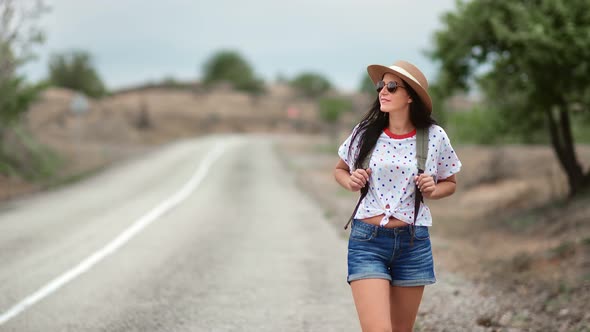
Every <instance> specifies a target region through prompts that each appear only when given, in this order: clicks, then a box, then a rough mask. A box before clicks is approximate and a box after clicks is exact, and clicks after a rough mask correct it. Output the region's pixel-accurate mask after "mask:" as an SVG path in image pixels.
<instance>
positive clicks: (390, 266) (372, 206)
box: [334, 61, 461, 332]
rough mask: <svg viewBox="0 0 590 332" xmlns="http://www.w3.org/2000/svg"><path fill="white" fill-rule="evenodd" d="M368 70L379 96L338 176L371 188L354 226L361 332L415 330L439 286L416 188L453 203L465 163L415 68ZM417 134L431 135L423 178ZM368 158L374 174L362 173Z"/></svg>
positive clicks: (352, 270) (345, 151) (352, 268)
mask: <svg viewBox="0 0 590 332" xmlns="http://www.w3.org/2000/svg"><path fill="white" fill-rule="evenodd" d="M367 71H368V73H369V76H370V77H371V79H372V80H373V82H374V83H375V86H376V89H377V91H378V92H379V95H378V97H377V100H376V101H375V103H374V104H373V106H372V107H371V109H370V110H369V112H368V113H367V114H366V115H365V117H364V118H363V120H362V121H361V122H360V123H359V124H358V125H357V126H356V127H355V128H354V130H353V132H352V134H351V135H350V136H349V137H348V138H347V139H346V141H345V142H344V143H343V144H342V145H341V146H340V148H339V149H338V155H339V156H340V158H341V159H340V160H339V161H338V164H337V165H336V168H335V170H334V177H335V179H336V181H337V182H338V183H339V184H340V185H341V186H342V187H344V188H345V189H347V190H350V191H359V190H361V188H363V187H364V186H369V188H368V189H369V190H368V193H367V195H366V197H365V198H364V199H363V200H362V201H361V202H360V204H359V208H358V210H357V211H356V214H355V215H354V219H353V221H352V229H351V234H350V239H349V243H348V283H349V284H350V286H351V289H352V295H353V298H354V302H355V306H356V309H357V312H358V315H359V320H360V323H361V327H362V329H363V331H365V332H366V331H412V328H413V326H414V321H415V320H416V315H417V313H418V307H419V306H420V301H421V300H422V293H423V291H424V286H425V285H429V284H433V283H434V282H436V278H435V274H434V265H433V258H432V250H431V246H430V237H429V231H428V227H430V226H431V225H432V218H431V214H430V210H429V209H428V207H427V206H426V205H425V204H423V203H422V204H421V205H420V208H419V211H418V214H417V216H416V218H415V219H414V209H415V199H416V198H415V194H416V188H418V189H419V190H420V192H421V194H422V196H423V197H424V198H427V199H440V198H443V197H447V196H450V195H451V194H453V193H454V192H455V187H456V183H457V180H456V175H455V174H456V173H457V172H459V170H460V169H461V162H460V161H459V159H458V158H457V155H456V154H455V152H454V150H453V148H452V146H451V143H450V141H449V138H448V137H447V135H446V133H445V131H444V130H443V129H442V128H441V127H440V126H438V125H436V122H435V121H434V120H433V119H432V117H431V113H432V101H431V99H430V96H429V95H428V90H427V89H428V82H427V80H426V78H425V77H424V75H423V74H422V72H421V71H420V70H419V69H418V68H417V67H415V66H414V65H412V64H410V63H408V62H406V61H397V62H395V63H394V64H393V66H390V67H386V66H381V65H371V66H369V67H368V68H367ZM417 128H418V129H424V130H428V135H427V137H428V140H427V142H428V157H427V159H426V165H425V166H426V167H425V170H424V173H423V174H418V166H417V160H416V153H417V151H416V132H417V131H416V129H417ZM373 149H374V150H373ZM372 150H373V151H372ZM367 157H370V163H369V165H370V167H369V168H367V169H363V167H362V165H363V160H364V158H367Z"/></svg>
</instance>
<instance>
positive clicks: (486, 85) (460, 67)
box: [431, 0, 590, 134]
mask: <svg viewBox="0 0 590 332" xmlns="http://www.w3.org/2000/svg"><path fill="white" fill-rule="evenodd" d="M443 22H444V26H445V28H444V29H443V30H441V31H439V32H437V33H436V34H435V41H436V47H435V49H434V51H433V52H432V53H431V56H432V57H433V58H434V59H436V60H439V61H441V64H442V68H441V73H440V76H439V81H438V82H437V83H438V84H440V85H441V86H442V87H443V90H444V91H447V93H448V94H450V93H452V92H453V91H456V90H457V89H467V88H468V87H469V85H470V80H471V79H472V78H473V77H474V76H476V73H478V72H482V71H487V72H486V73H485V75H483V76H479V77H478V78H477V79H476V81H477V82H478V83H479V84H480V85H481V86H482V88H483V90H484V91H485V92H486V95H487V96H488V97H489V98H488V99H489V102H490V103H491V104H492V106H493V107H494V108H497V109H504V110H506V112H505V113H504V114H513V115H514V116H513V117H510V118H507V120H506V121H507V122H511V123H512V124H522V125H523V126H524V128H525V130H521V131H520V132H521V133H523V134H526V133H528V131H530V130H535V129H536V128H539V124H540V123H542V121H543V120H542V115H541V116H539V114H538V113H539V112H541V113H542V112H545V111H546V110H547V107H551V106H552V105H559V106H565V107H567V108H569V106H571V105H573V104H577V105H583V107H584V108H585V109H588V108H587V105H588V102H590V92H589V87H590V75H588V73H589V72H590V2H588V1H587V0H536V1H511V0H494V1H492V0H480V1H477V0H476V1H471V2H468V3H465V2H463V1H459V2H458V8H457V10H456V12H452V13H447V14H446V15H445V16H444V17H443ZM508 112H509V113H508ZM528 122H530V123H528ZM525 123H526V124H525Z"/></svg>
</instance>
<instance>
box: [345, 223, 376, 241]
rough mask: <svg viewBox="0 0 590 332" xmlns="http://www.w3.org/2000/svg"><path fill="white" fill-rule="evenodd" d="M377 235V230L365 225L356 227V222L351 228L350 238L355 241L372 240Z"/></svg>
mask: <svg viewBox="0 0 590 332" xmlns="http://www.w3.org/2000/svg"><path fill="white" fill-rule="evenodd" d="M375 235H376V232H375V230H371V229H367V228H365V227H358V226H357V227H355V225H354V224H353V225H352V229H351V230H350V239H351V240H354V241H370V240H372V239H373V238H374V237H375Z"/></svg>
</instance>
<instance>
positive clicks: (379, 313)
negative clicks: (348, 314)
mask: <svg viewBox="0 0 590 332" xmlns="http://www.w3.org/2000/svg"><path fill="white" fill-rule="evenodd" d="M350 287H351V288H352V296H353V298H354V304H355V306H356V311H357V313H358V315H359V320H360V323H361V328H362V330H363V332H376V331H379V332H385V331H387V332H390V331H391V318H390V310H389V289H390V288H391V286H390V283H389V280H386V279H361V280H355V281H352V282H351V283H350Z"/></svg>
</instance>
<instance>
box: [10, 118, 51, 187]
mask: <svg viewBox="0 0 590 332" xmlns="http://www.w3.org/2000/svg"><path fill="white" fill-rule="evenodd" d="M3 137H4V139H3V140H2V141H0V174H5V175H8V176H12V175H18V176H21V177H23V178H25V179H28V180H31V181H35V182H46V181H48V180H50V179H51V178H52V177H53V176H54V175H55V174H56V172H57V171H58V170H59V169H60V168H61V167H62V166H63V160H62V159H61V158H60V157H59V156H58V155H56V154H55V153H54V152H53V151H51V150H50V149H48V148H47V147H45V146H44V145H42V144H40V143H39V142H37V141H36V140H35V139H34V138H33V136H32V135H31V133H29V132H27V131H26V130H25V129H24V128H22V127H21V126H20V125H18V124H16V123H15V124H13V125H12V126H11V127H10V128H5V129H4V132H3Z"/></svg>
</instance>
